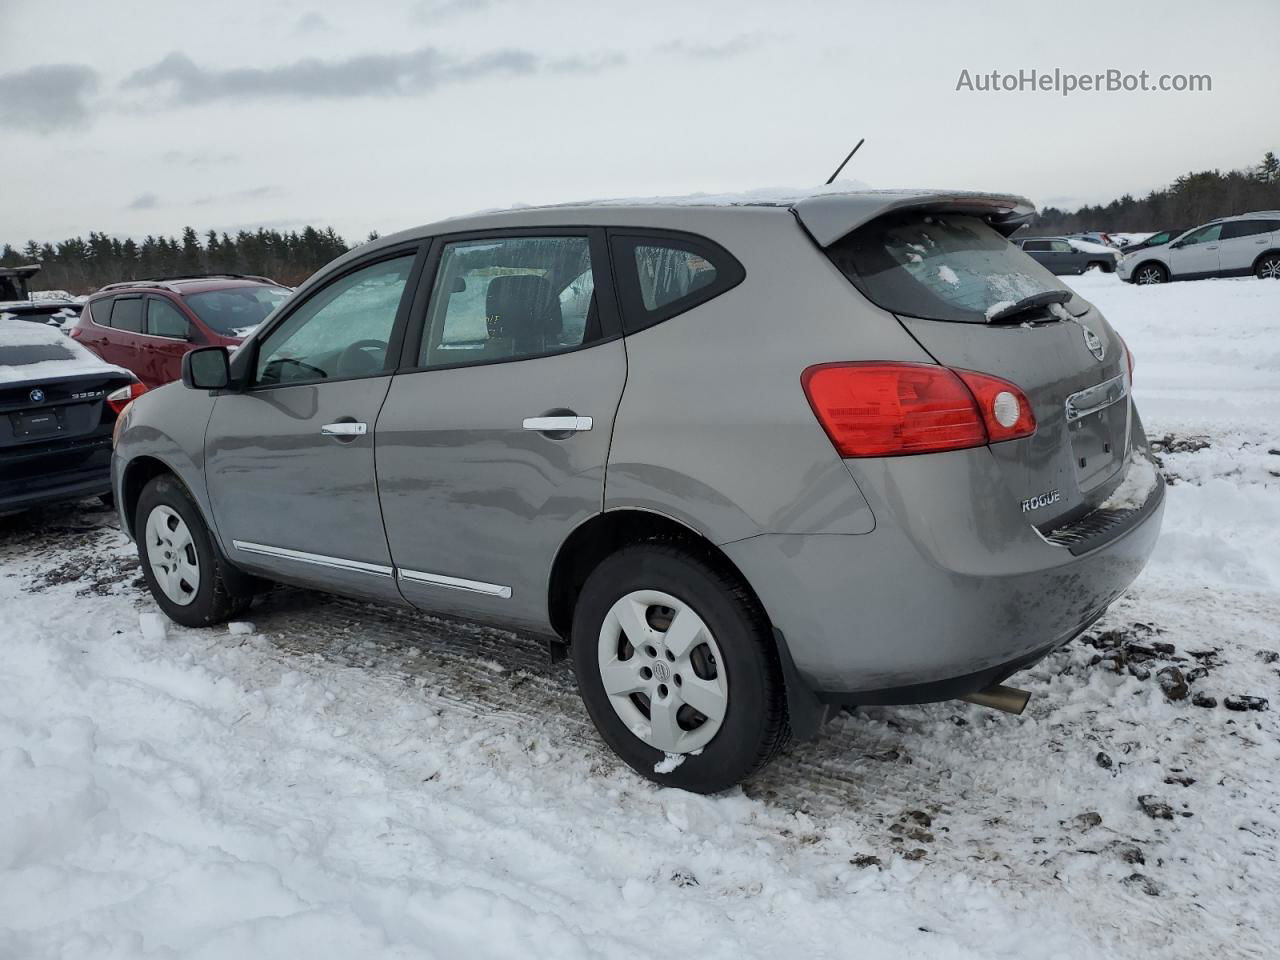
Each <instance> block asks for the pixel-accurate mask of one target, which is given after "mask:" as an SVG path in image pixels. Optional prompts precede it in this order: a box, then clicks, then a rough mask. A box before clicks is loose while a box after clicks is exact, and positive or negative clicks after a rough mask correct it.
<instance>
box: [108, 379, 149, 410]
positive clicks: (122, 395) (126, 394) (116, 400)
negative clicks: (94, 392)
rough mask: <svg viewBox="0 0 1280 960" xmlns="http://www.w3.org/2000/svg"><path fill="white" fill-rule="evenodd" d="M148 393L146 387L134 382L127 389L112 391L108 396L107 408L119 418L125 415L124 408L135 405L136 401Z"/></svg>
mask: <svg viewBox="0 0 1280 960" xmlns="http://www.w3.org/2000/svg"><path fill="white" fill-rule="evenodd" d="M146 392H147V388H146V386H145V385H143V384H141V383H138V382H137V381H134V382H133V383H131V384H129V385H128V386H127V387H121V388H120V389H119V390H112V391H111V392H110V393H108V394H107V406H108V407H110V408H111V410H112V412H113V413H115V415H116V416H117V417H118V416H120V414H122V413H124V408H125V407H127V406H128V405H129V404H131V403H133V401H134V400H136V399H138V397H140V396H142V395H143V394H144V393H146Z"/></svg>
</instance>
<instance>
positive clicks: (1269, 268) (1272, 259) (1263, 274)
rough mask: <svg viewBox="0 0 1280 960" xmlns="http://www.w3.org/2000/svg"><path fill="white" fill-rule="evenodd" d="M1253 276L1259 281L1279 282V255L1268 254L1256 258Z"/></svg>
mask: <svg viewBox="0 0 1280 960" xmlns="http://www.w3.org/2000/svg"><path fill="white" fill-rule="evenodd" d="M1253 275H1254V276H1255V277H1257V278H1258V279H1259V280H1280V253H1268V254H1264V255H1263V256H1262V257H1259V258H1258V262H1257V264H1256V265H1255V266H1254V268H1253Z"/></svg>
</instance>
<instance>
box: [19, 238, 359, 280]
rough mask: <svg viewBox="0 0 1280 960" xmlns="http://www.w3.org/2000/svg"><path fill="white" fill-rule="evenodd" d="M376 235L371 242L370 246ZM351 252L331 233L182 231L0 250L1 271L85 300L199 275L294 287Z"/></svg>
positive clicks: (39, 244) (31, 245)
mask: <svg viewBox="0 0 1280 960" xmlns="http://www.w3.org/2000/svg"><path fill="white" fill-rule="evenodd" d="M376 236H377V234H370V235H369V239H371V240H372V239H374V238H376ZM348 249H350V248H349V247H348V245H347V242H346V241H345V240H343V239H342V237H340V236H339V235H338V234H336V233H335V232H334V231H333V228H332V227H326V228H325V229H323V230H321V229H317V228H316V227H306V228H304V229H303V230H302V231H301V232H299V231H297V230H291V231H289V232H288V233H282V232H280V231H279V230H266V229H262V228H260V229H258V230H257V231H255V232H250V231H248V230H241V231H239V232H238V233H236V234H235V236H232V235H230V234H229V233H225V232H224V233H222V234H221V235H219V234H218V233H217V232H216V231H214V230H209V231H208V232H206V233H205V234H204V235H203V237H202V236H201V235H200V234H198V233H196V231H195V229H194V228H193V227H186V228H185V229H184V230H183V231H182V236H181V237H180V238H179V237H164V236H159V237H156V236H147V237H146V238H144V239H143V240H142V241H141V242H138V241H136V240H134V239H132V238H126V239H123V240H122V239H120V238H119V237H111V236H108V235H107V234H105V233H90V234H89V237H88V239H87V240H86V239H84V238H81V237H71V238H70V239H68V240H63V241H61V242H59V243H43V244H42V243H37V242H36V241H35V240H29V241H28V242H27V243H26V244H25V245H23V246H22V247H21V248H15V247H13V246H11V245H10V244H7V243H6V244H5V245H4V246H3V247H2V248H0V266H5V267H10V266H19V265H21V264H24V263H39V264H41V265H42V268H43V269H42V270H41V271H40V273H39V274H37V275H36V276H35V277H34V278H32V281H31V283H32V287H33V288H34V289H38V290H67V291H70V292H71V293H75V294H82V293H91V292H93V291H94V290H97V289H98V288H99V287H102V286H105V285H106V284H108V283H117V282H119V281H121V280H146V279H150V278H153V277H170V276H178V275H182V274H201V273H247V274H255V275H258V276H265V277H270V278H271V279H273V280H278V281H279V282H280V283H284V284H287V285H289V286H297V285H298V284H299V283H301V282H302V281H303V280H305V279H306V278H307V277H309V276H310V275H311V274H312V273H314V272H315V271H316V270H317V269H319V268H320V267H322V266H324V265H325V264H326V263H328V262H329V261H330V260H332V259H334V257H337V256H340V255H341V254H344V253H346V252H347V250H348Z"/></svg>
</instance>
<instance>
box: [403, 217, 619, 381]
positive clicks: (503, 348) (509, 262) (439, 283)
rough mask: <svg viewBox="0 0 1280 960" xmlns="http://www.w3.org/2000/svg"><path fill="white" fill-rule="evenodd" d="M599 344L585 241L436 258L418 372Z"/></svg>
mask: <svg viewBox="0 0 1280 960" xmlns="http://www.w3.org/2000/svg"><path fill="white" fill-rule="evenodd" d="M600 336H601V332H600V318H599V307H598V303H597V300H596V287H595V275H594V273H593V272H592V265H591V242H590V240H589V238H588V237H585V236H560V237H535V236H520V237H495V238H492V239H484V240H464V241H458V242H455V243H448V244H445V246H444V250H443V251H442V253H441V255H440V264H439V267H438V268H437V269H436V280H435V289H434V291H433V293H432V296H431V309H430V312H429V314H428V317H427V324H426V330H425V336H424V337H423V341H422V345H421V347H420V348H419V351H418V366H420V367H441V366H455V365H457V364H466V363H492V362H494V361H498V360H511V359H516V358H521V357H535V356H542V355H544V354H550V353H560V352H562V351H565V350H572V349H574V348H575V347H580V346H582V345H583V344H585V343H589V342H591V341H593V340H597V339H599V338H600Z"/></svg>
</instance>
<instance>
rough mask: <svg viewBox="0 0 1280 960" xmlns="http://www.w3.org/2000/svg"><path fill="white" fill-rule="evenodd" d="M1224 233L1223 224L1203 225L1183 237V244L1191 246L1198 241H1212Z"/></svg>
mask: <svg viewBox="0 0 1280 960" xmlns="http://www.w3.org/2000/svg"><path fill="white" fill-rule="evenodd" d="M1221 234H1222V224H1220V223H1214V224H1210V225H1209V226H1207V227H1201V228H1200V229H1199V230H1195V231H1193V232H1191V233H1189V234H1187V235H1186V236H1185V237H1183V238H1182V244H1183V246H1186V247H1190V246H1193V245H1195V244H1197V243H1212V242H1213V241H1215V240H1217V239H1218V237H1219V236H1221Z"/></svg>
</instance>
